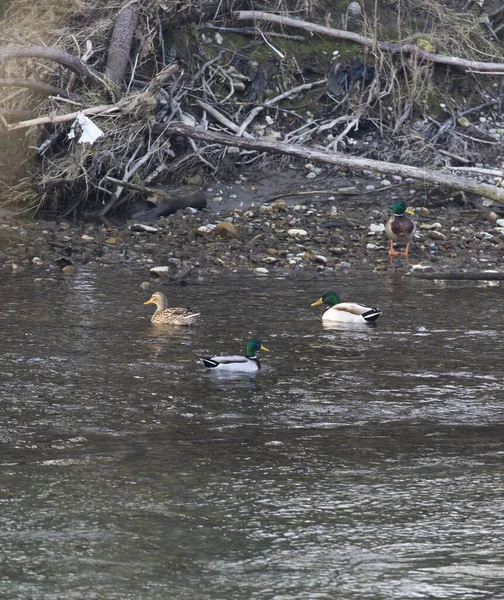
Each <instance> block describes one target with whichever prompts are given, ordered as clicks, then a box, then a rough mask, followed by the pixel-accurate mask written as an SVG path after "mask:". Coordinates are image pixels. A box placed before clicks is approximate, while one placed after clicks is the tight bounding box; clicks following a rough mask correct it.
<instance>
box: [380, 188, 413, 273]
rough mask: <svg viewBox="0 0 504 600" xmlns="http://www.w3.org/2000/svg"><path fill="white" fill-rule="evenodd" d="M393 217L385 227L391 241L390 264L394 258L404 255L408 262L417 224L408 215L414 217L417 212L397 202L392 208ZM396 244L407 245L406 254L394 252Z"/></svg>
mask: <svg viewBox="0 0 504 600" xmlns="http://www.w3.org/2000/svg"><path fill="white" fill-rule="evenodd" d="M392 213H393V214H392V216H391V217H390V219H389V220H388V221H387V223H386V225H385V232H386V233H387V236H388V238H389V240H390V250H389V252H388V254H389V257H390V262H392V261H393V259H394V256H399V255H401V254H402V255H404V256H405V257H406V260H408V251H409V245H410V242H411V240H412V239H413V238H414V237H415V232H416V223H415V221H413V220H411V219H410V218H409V217H408V216H407V215H414V214H415V211H414V210H413V209H412V208H406V204H404V202H403V201H402V200H401V201H399V202H396V203H395V204H394V206H393V207H392ZM394 242H397V243H398V244H401V245H403V246H404V245H405V244H406V251H405V252H398V251H397V250H394Z"/></svg>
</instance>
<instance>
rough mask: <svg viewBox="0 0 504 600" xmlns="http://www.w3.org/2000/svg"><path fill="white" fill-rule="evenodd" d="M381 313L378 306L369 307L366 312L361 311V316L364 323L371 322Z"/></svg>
mask: <svg viewBox="0 0 504 600" xmlns="http://www.w3.org/2000/svg"><path fill="white" fill-rule="evenodd" d="M381 314H382V311H381V310H380V309H379V308H370V309H369V310H368V311H367V312H365V313H362V318H363V319H364V321H366V323H373V322H374V321H376V319H377V318H378V317H379V316H380V315H381Z"/></svg>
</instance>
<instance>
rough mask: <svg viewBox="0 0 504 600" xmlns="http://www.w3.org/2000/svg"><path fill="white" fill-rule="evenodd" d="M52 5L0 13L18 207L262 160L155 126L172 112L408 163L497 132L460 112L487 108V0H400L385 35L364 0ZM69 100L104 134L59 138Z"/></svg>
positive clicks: (126, 197)
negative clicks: (251, 7)
mask: <svg viewBox="0 0 504 600" xmlns="http://www.w3.org/2000/svg"><path fill="white" fill-rule="evenodd" d="M65 4H66V3H61V2H60V0H48V1H47V2H46V3H45V5H44V6H45V10H44V11H42V10H41V9H40V8H38V7H37V5H38V3H34V2H32V1H31V0H30V2H29V1H28V0H17V2H15V3H13V4H12V8H11V11H10V12H8V13H7V15H6V18H5V22H4V34H3V37H4V40H5V41H7V42H8V43H7V44H6V46H5V47H4V48H3V49H2V50H0V68H1V69H2V71H1V72H0V92H2V93H1V95H0V122H1V123H2V126H3V129H4V130H5V131H6V132H7V133H8V136H7V144H8V147H9V155H8V156H6V157H5V159H4V160H3V162H4V165H6V167H7V168H6V169H5V172H4V173H3V174H2V179H3V181H4V184H5V190H4V194H3V195H4V198H6V199H8V200H9V201H15V202H18V203H19V201H20V200H21V199H22V200H23V201H24V202H25V205H26V206H27V207H28V208H31V209H38V208H44V209H45V210H48V209H52V210H54V211H55V212H57V213H59V214H67V213H70V212H76V211H87V212H89V211H93V212H97V213H99V214H101V215H103V216H105V215H107V214H109V213H112V212H116V211H119V210H121V209H123V208H124V207H125V205H126V206H129V205H130V204H131V203H132V202H133V201H134V200H135V198H136V197H137V195H138V194H139V193H141V192H139V191H138V190H139V189H143V190H147V189H150V187H152V189H153V190H154V189H155V188H156V187H159V186H160V185H163V184H171V183H180V182H184V181H186V182H189V183H202V182H203V181H204V179H205V177H208V176H215V175H216V174H219V175H222V174H223V173H225V172H226V171H227V170H229V171H232V170H235V169H237V168H244V167H247V166H250V165H251V164H254V166H256V167H259V166H261V164H262V161H263V160H264V157H265V154H264V152H262V151H260V150H255V149H244V148H241V149H240V148H238V147H237V148H233V147H232V146H231V147H229V146H227V147H223V146H222V145H221V144H217V143H215V144H214V143H205V142H204V141H202V140H200V139H198V138H196V137H191V136H187V135H180V132H183V131H184V130H183V129H179V130H178V131H179V135H166V131H163V128H169V126H170V123H173V122H176V121H177V122H181V123H183V124H184V125H186V126H190V127H197V128H200V129H201V130H208V129H210V130H215V131H217V132H224V133H231V134H233V135H234V136H236V138H244V139H251V140H253V139H258V138H259V139H263V140H266V141H268V140H269V141H274V142H276V141H278V140H282V142H285V143H287V144H290V145H299V146H312V147H314V148H316V149H318V150H320V149H325V150H326V151H329V152H344V153H345V154H348V155H350V156H351V155H356V156H359V157H362V158H369V159H374V160H395V161H400V162H402V163H407V164H409V165H412V166H414V165H420V164H429V165H446V164H448V163H450V162H451V161H455V162H456V163H457V164H464V165H467V164H470V163H471V162H472V161H473V160H475V158H476V157H477V159H479V158H480V155H481V148H482V147H485V146H487V147H488V146H490V147H494V146H496V145H497V142H496V140H495V138H493V137H491V136H489V135H488V134H487V133H485V132H484V131H482V130H481V129H480V128H479V127H478V126H477V125H474V124H473V123H471V121H470V116H471V115H474V114H476V113H479V112H480V111H482V110H486V111H490V112H491V111H494V112H495V113H496V114H497V113H500V109H501V95H502V91H503V89H502V88H503V85H504V84H502V81H504V79H503V77H502V76H503V75H504V64H502V63H500V62H499V59H498V56H499V54H502V42H501V40H500V37H499V36H500V35H504V30H503V28H502V27H501V19H502V18H503V15H502V11H499V10H498V9H495V11H494V12H491V13H490V16H489V14H488V13H485V14H486V20H485V19H483V20H481V19H480V18H479V16H478V15H477V14H476V11H475V10H473V8H475V7H473V6H472V3H469V4H468V5H467V7H466V11H465V12H464V11H459V12H458V13H456V12H454V11H450V10H449V9H447V8H445V6H444V4H445V3H442V2H436V1H434V0H429V1H426V2H422V3H420V4H419V3H418V2H414V1H413V0H411V1H410V2H408V1H406V0H404V1H403V3H402V4H401V3H397V7H396V10H395V13H393V14H392V15H390V14H389V15H388V18H389V19H390V18H392V24H393V25H394V26H395V29H397V39H394V40H384V36H385V32H386V31H387V28H386V26H385V25H384V24H383V23H382V21H381V19H382V18H385V17H386V16H387V15H385V16H384V15H382V14H381V13H378V12H375V5H376V3H374V2H364V3H363V5H364V10H363V14H362V19H361V22H360V25H359V28H360V29H359V33H356V32H354V31H348V30H346V29H338V28H337V27H328V26H327V23H325V22H324V20H323V18H322V16H323V15H324V13H323V11H322V7H320V9H319V7H318V6H317V5H312V11H313V14H312V15H307V16H312V18H313V19H314V20H316V19H317V18H318V21H319V23H324V25H321V24H317V23H316V22H310V21H307V20H300V19H292V18H290V17H288V16H280V15H279V14H278V13H277V14H272V13H268V12H263V13H257V12H256V13H251V12H247V11H238V12H236V13H227V12H225V10H224V8H223V5H221V4H219V5H218V7H217V9H215V7H213V8H212V7H211V6H210V5H208V7H207V5H206V4H204V3H203V4H200V3H194V2H192V1H191V0H187V2H186V3H185V4H184V3H176V2H174V1H173V0H147V1H146V2H142V3H140V2H137V1H135V0H127V1H123V2H121V3H120V5H113V6H112V5H109V6H110V7H107V6H103V3H100V2H98V0H80V2H79V4H78V5H77V9H76V10H75V5H73V6H74V8H73V9H68V8H65V7H62V5H65ZM267 5H268V2H266V4H265V7H266V8H267ZM295 5H296V6H297V3H292V6H291V5H290V3H289V2H286V3H285V4H284V5H283V12H282V14H283V15H289V14H290V13H289V11H294V9H295ZM272 6H273V5H272ZM276 6H277V5H276V4H275V7H276ZM205 11H208V13H207V14H205ZM216 11H217V12H216ZM317 11H318V12H319V13H320V14H317ZM209 20H212V21H213V22H212V23H211V24H210V23H209V22H208V21H209ZM242 21H247V25H246V26H241V22H242ZM345 22H346V21H345ZM425 22H427V23H428V25H429V32H428V33H426V32H425V27H424V26H425ZM34 23H36V24H37V27H36V29H34V27H33V24H34ZM418 23H421V27H422V29H418ZM389 29H390V27H389ZM6 32H7V33H6ZM488 38H489V39H488ZM349 44H350V45H349ZM476 48H477V50H476ZM338 49H339V50H338ZM450 53H453V54H455V56H452V55H450ZM482 55H484V58H485V60H484V61H482V60H481V58H482ZM478 71H480V72H481V73H478ZM462 73H463V77H462V76H461V75H462ZM468 73H469V74H468ZM482 73H483V74H482ZM461 87H465V89H457V88H461ZM13 89H14V90H15V91H12V90H13ZM462 102H465V103H466V107H465V108H463V109H461V108H460V106H461V105H462ZM78 113H83V114H85V115H87V116H88V117H92V119H93V121H94V122H95V123H96V124H97V125H98V126H99V127H100V129H101V130H102V131H103V133H104V135H103V136H102V137H100V138H99V139H98V140H97V141H96V142H95V143H94V144H92V145H91V144H79V142H78V136H77V138H76V139H72V140H71V139H69V138H68V133H69V128H70V126H71V125H72V123H73V121H74V120H75V118H76V117H77V115H78ZM25 132H28V133H27V135H25ZM368 138H370V139H371V142H370V141H367V140H368ZM11 149H12V150H11ZM278 160H280V159H278ZM21 172H24V173H25V175H26V177H25V178H24V179H23V180H22V181H21V183H18V184H17V185H16V186H15V188H14V189H12V187H11V185H12V183H14V182H16V179H19V177H20V174H21ZM9 175H10V176H11V178H10V180H9ZM117 181H120V182H122V184H118V183H117ZM128 183H131V184H136V185H130V186H128V185H126V184H128ZM139 184H141V186H140V185H139Z"/></svg>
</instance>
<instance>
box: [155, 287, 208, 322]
mask: <svg viewBox="0 0 504 600" xmlns="http://www.w3.org/2000/svg"><path fill="white" fill-rule="evenodd" d="M144 304H155V305H156V311H155V313H154V314H153V315H152V318H151V321H152V322H153V323H154V324H155V325H192V324H193V323H194V321H196V319H197V318H198V317H199V315H200V313H193V312H191V310H190V309H189V308H167V306H168V301H167V299H166V296H165V295H164V294H163V292H154V293H153V294H152V296H151V297H150V298H149V300H147V302H144Z"/></svg>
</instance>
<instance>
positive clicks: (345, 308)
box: [322, 302, 382, 325]
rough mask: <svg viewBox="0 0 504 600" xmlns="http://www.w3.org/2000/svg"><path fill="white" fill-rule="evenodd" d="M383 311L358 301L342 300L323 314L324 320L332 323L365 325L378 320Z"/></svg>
mask: <svg viewBox="0 0 504 600" xmlns="http://www.w3.org/2000/svg"><path fill="white" fill-rule="evenodd" d="M381 314H382V313H381V312H380V311H379V310H378V309H377V308H372V307H370V306H364V304H357V303H356V302H340V304H336V305H335V306H331V308H328V309H327V310H326V311H325V313H324V314H323V315H322V321H326V322H332V323H335V322H336V323H355V324H356V325H359V324H361V325H364V324H365V323H370V322H372V321H374V320H376V319H377V318H378V317H379V316H380V315H381Z"/></svg>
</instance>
